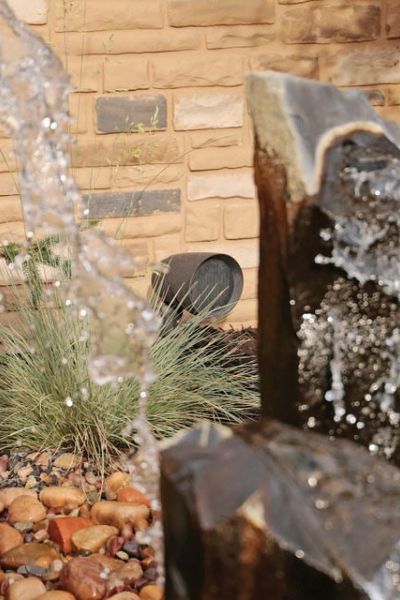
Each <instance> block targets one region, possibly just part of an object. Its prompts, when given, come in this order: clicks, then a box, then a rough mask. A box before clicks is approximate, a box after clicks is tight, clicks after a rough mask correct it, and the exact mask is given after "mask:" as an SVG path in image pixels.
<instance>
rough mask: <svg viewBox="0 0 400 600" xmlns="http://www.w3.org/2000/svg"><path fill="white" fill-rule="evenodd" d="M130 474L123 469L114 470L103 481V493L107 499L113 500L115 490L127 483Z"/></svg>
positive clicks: (115, 495) (115, 494) (115, 493)
mask: <svg viewBox="0 0 400 600" xmlns="http://www.w3.org/2000/svg"><path fill="white" fill-rule="evenodd" d="M130 481H131V476H130V475H129V473H124V472H123V471H115V473H112V474H111V475H110V476H109V477H107V478H106V479H105V481H104V494H105V497H106V498H107V500H115V499H116V497H117V492H118V490H120V489H121V488H122V487H125V486H126V485H129V483H130Z"/></svg>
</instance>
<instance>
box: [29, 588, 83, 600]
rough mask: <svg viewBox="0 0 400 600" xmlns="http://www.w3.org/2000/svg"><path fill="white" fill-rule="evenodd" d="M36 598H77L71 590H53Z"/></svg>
mask: <svg viewBox="0 0 400 600" xmlns="http://www.w3.org/2000/svg"><path fill="white" fill-rule="evenodd" d="M35 600H76V598H75V596H73V595H72V594H70V593H69V592H61V591H56V590H52V591H50V592H46V593H45V594H42V595H41V596H38V597H37V598H35Z"/></svg>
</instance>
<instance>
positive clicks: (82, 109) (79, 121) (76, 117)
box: [68, 94, 90, 134]
mask: <svg viewBox="0 0 400 600" xmlns="http://www.w3.org/2000/svg"><path fill="white" fill-rule="evenodd" d="M68 101H69V111H70V114H71V117H72V123H71V124H70V126H69V131H70V133H73V134H76V133H86V132H87V129H88V122H89V110H90V109H89V98H88V97H87V95H86V94H70V96H69V98H68Z"/></svg>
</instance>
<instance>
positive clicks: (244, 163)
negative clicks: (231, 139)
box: [189, 146, 253, 171]
mask: <svg viewBox="0 0 400 600" xmlns="http://www.w3.org/2000/svg"><path fill="white" fill-rule="evenodd" d="M252 166H253V149H252V148H251V147H250V146H236V147H233V148H204V149H201V150H196V151H194V152H192V153H191V154H190V158H189V167H190V170H191V171H208V170H213V169H237V168H240V167H252Z"/></svg>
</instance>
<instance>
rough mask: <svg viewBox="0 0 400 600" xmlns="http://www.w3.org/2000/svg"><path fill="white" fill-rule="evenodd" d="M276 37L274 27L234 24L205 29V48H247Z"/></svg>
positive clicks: (269, 41) (268, 42)
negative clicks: (232, 25)
mask: <svg viewBox="0 0 400 600" xmlns="http://www.w3.org/2000/svg"><path fill="white" fill-rule="evenodd" d="M275 39H276V32H275V29H273V28H272V27H270V26H268V25H236V26H235V27H212V28H210V29H207V32H206V43H207V48H210V49H214V48H248V47H251V46H264V45H265V44H270V43H271V42H273V41H274V40H275Z"/></svg>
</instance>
